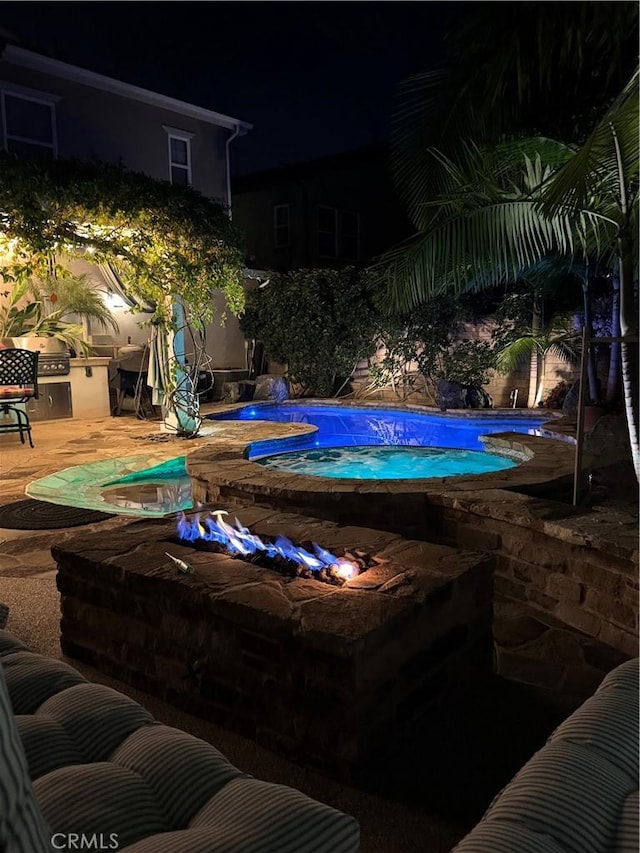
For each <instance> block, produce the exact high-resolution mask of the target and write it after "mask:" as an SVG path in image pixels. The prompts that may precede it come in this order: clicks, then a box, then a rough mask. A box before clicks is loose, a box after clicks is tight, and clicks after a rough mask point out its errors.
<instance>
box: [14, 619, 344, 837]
mask: <svg viewBox="0 0 640 853" xmlns="http://www.w3.org/2000/svg"><path fill="white" fill-rule="evenodd" d="M82 849H85V850H118V851H120V852H121V853H343V851H344V853H357V851H358V850H359V827H358V824H357V823H356V821H355V820H354V819H353V818H352V817H349V816H348V815H346V814H343V813H341V812H339V811H336V810H335V809H332V808H330V807H329V806H326V805H324V804H322V803H319V802H316V801H315V800H312V799H310V798H309V797H307V796H305V795H304V794H302V793H300V791H296V790H294V789H293V788H288V787H285V786H283V785H273V784H269V783H267V782H262V781H260V780H258V779H254V778H252V777H250V776H248V775H246V774H245V773H242V772H241V771H240V770H238V769H237V768H236V767H234V766H233V765H232V764H230V762H229V761H228V760H227V759H226V758H225V757H224V755H222V753H220V752H219V751H218V750H217V749H215V748H214V747H213V746H211V745H210V744H208V743H206V742H205V741H203V740H200V739H199V738H195V737H192V736H191V735H189V734H186V733H185V732H182V731H180V730H178V729H175V728H171V727H169V726H165V725H162V724H161V723H159V722H157V721H156V720H155V719H154V718H153V717H152V716H151V714H150V713H149V712H148V711H146V710H145V709H144V708H143V707H142V706H141V705H138V704H137V703H136V702H134V701H133V700H132V699H130V698H128V697H127V696H124V695H123V694H121V693H119V692H117V691H116V690H112V689H111V688H109V687H105V686H103V685H100V684H92V683H90V682H88V681H87V680H86V679H85V678H84V677H83V676H82V675H80V673H79V672H77V671H76V670H75V669H73V668H72V667H71V666H68V665H67V664H65V663H63V662H62V661H58V660H52V659H50V658H46V657H43V656H42V655H38V654H34V653H33V652H31V651H29V650H28V649H27V648H26V647H25V646H24V645H23V644H22V643H21V642H20V641H18V640H17V639H16V638H15V637H13V636H12V635H11V634H10V633H9V632H7V631H5V630H0V850H1V851H3V853H44V851H46V853H51V851H54V850H55V851H60V850H82Z"/></svg>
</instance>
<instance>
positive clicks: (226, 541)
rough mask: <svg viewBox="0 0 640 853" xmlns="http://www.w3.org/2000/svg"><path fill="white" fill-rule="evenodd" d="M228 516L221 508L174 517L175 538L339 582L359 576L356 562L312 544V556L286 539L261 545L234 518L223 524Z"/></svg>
mask: <svg viewBox="0 0 640 853" xmlns="http://www.w3.org/2000/svg"><path fill="white" fill-rule="evenodd" d="M228 514H229V513H228V512H226V511H225V510H223V509H217V510H214V511H212V512H210V513H209V514H208V515H207V516H206V517H205V518H201V516H200V514H199V513H198V514H197V515H195V516H194V518H193V519H189V518H187V516H186V515H184V513H182V515H179V516H178V536H179V537H180V539H183V540H184V541H186V542H195V541H196V540H198V539H203V540H204V541H206V542H215V543H217V544H218V545H221V546H222V547H223V548H225V549H226V550H227V551H228V552H229V553H230V554H232V555H238V556H241V557H247V556H250V555H252V554H259V555H262V556H265V557H269V558H272V559H273V558H275V557H280V558H283V559H285V560H290V561H291V562H294V563H297V564H298V565H300V566H304V567H305V568H307V569H309V570H310V571H312V572H322V571H323V570H324V571H325V572H330V573H331V574H333V575H335V576H337V577H338V578H340V579H341V580H343V581H347V580H350V579H351V578H354V577H356V575H358V574H360V568H359V566H358V565H356V563H353V562H351V560H347V559H345V558H343V557H337V556H336V555H335V554H332V553H331V552H330V551H327V550H326V548H322V547H321V546H320V545H318V544H317V543H316V542H313V543H312V545H313V554H312V553H310V552H309V551H307V550H306V549H305V548H302V547H301V546H300V545H295V544H294V543H293V542H292V541H291V540H290V539H287V537H286V536H278V537H276V538H275V539H274V541H273V542H264V541H263V540H262V539H261V538H260V537H259V536H256V535H255V534H254V533H252V532H251V531H250V530H249V528H248V527H244V526H243V525H242V523H241V522H240V521H239V520H238V519H237V518H236V519H235V526H234V525H231V524H229V523H228V522H227V521H225V520H224V518H223V516H225V515H228Z"/></svg>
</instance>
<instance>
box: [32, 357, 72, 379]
mask: <svg viewBox="0 0 640 853" xmlns="http://www.w3.org/2000/svg"><path fill="white" fill-rule="evenodd" d="M69 373H71V360H70V357H69V354H68V353H66V352H56V353H44V352H41V353H40V358H39V359H38V376H67V374H69Z"/></svg>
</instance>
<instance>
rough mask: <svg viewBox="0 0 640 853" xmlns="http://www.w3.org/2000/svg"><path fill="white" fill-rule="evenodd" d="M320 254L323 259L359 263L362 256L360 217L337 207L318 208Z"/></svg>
mask: <svg viewBox="0 0 640 853" xmlns="http://www.w3.org/2000/svg"><path fill="white" fill-rule="evenodd" d="M318 254H319V255H320V257H321V258H342V259H344V260H345V261H357V260H358V258H359V256H360V215H359V214H358V213H355V212H353V211H350V210H337V209H336V208H335V207H324V206H319V207H318Z"/></svg>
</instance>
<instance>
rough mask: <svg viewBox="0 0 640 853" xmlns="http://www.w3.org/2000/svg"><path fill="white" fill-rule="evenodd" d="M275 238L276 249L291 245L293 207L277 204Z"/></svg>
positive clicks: (274, 226)
mask: <svg viewBox="0 0 640 853" xmlns="http://www.w3.org/2000/svg"><path fill="white" fill-rule="evenodd" d="M273 236H274V245H275V247H276V249H284V248H285V247H286V246H290V245H291V205H290V204H276V205H275V206H274V208H273Z"/></svg>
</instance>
